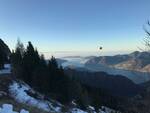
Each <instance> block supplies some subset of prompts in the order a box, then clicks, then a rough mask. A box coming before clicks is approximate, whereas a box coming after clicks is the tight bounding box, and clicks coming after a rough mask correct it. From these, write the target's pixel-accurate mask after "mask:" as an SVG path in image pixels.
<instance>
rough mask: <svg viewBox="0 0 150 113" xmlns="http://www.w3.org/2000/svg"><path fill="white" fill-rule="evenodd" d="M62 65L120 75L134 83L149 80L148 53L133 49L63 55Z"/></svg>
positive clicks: (149, 54) (149, 58)
mask: <svg viewBox="0 0 150 113" xmlns="http://www.w3.org/2000/svg"><path fill="white" fill-rule="evenodd" d="M62 59H63V60H65V61H64V62H63V63H62V66H64V67H65V68H73V69H77V70H80V71H81V70H82V71H87V70H88V71H92V72H99V71H103V72H107V73H108V74H112V75H122V76H125V77H127V78H129V79H130V80H132V81H134V82H135V83H143V82H146V81H149V80H150V53H149V52H139V51H135V52H133V53H131V54H125V55H115V56H99V57H96V56H90V57H79V56H78V57H73V56H71V57H65V58H62Z"/></svg>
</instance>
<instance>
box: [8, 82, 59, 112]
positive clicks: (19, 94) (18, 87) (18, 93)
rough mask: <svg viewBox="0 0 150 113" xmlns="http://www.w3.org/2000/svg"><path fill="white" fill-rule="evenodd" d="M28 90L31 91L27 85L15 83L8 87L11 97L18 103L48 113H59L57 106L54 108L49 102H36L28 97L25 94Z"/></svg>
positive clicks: (36, 100)
mask: <svg viewBox="0 0 150 113" xmlns="http://www.w3.org/2000/svg"><path fill="white" fill-rule="evenodd" d="M29 90H32V89H31V88H30V87H29V86H28V85H26V84H19V83H17V82H14V83H13V84H12V85H10V87H9V91H10V93H11V96H12V97H13V98H15V100H16V101H18V102H20V103H25V104H28V105H31V106H34V107H37V108H39V109H43V110H45V111H48V112H49V111H51V112H52V111H54V112H59V111H60V110H61V107H59V106H57V107H54V106H53V105H52V103H51V102H49V101H44V100H38V99H35V98H34V97H31V96H29V95H28V94H27V91H29Z"/></svg>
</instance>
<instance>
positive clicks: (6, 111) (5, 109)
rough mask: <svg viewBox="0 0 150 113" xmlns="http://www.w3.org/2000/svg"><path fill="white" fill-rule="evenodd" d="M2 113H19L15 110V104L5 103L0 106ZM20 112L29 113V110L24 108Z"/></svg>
mask: <svg viewBox="0 0 150 113" xmlns="http://www.w3.org/2000/svg"><path fill="white" fill-rule="evenodd" d="M0 113H18V112H16V111H13V105H11V104H3V106H2V108H1V107H0ZM20 113H29V112H28V111H26V110H24V109H22V110H21V111H20Z"/></svg>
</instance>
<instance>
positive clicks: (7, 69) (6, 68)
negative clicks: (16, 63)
mask: <svg viewBox="0 0 150 113" xmlns="http://www.w3.org/2000/svg"><path fill="white" fill-rule="evenodd" d="M10 73H11V66H10V64H5V65H4V69H2V70H0V74H10Z"/></svg>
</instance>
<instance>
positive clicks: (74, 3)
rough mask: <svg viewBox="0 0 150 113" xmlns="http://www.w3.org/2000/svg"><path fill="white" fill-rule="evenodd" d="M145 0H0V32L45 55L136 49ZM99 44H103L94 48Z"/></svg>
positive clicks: (149, 12)
mask: <svg viewBox="0 0 150 113" xmlns="http://www.w3.org/2000/svg"><path fill="white" fill-rule="evenodd" d="M149 5H150V0H0V38H2V39H3V40H4V41H5V42H6V43H7V44H8V45H9V47H10V48H11V49H14V48H15V44H16V42H17V38H20V40H21V41H22V42H23V43H24V44H25V45H27V42H28V41H31V42H32V43H33V45H34V46H35V47H37V49H38V50H39V51H40V52H41V53H44V54H45V55H46V56H47V57H49V56H50V55H56V56H63V55H96V54H97V55H101V54H104V53H105V54H109V55H112V54H116V53H117V54H118V53H120V54H121V53H127V52H132V51H135V50H138V47H141V46H143V45H142V40H143V38H144V37H145V32H144V30H143V26H146V22H147V21H148V20H149V19H150V7H149ZM99 46H102V47H103V50H102V51H99V49H98V48H99Z"/></svg>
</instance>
